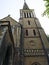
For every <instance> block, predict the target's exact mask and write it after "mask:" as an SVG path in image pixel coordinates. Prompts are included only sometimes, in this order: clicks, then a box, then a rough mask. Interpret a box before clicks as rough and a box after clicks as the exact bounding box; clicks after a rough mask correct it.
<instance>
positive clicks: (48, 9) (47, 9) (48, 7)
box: [43, 0, 49, 17]
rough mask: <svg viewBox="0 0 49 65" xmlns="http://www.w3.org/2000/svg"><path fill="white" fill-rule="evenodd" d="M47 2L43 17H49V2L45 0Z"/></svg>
mask: <svg viewBox="0 0 49 65" xmlns="http://www.w3.org/2000/svg"><path fill="white" fill-rule="evenodd" d="M43 1H44V2H45V8H46V9H45V11H44V13H43V16H44V15H46V16H48V17H49V0H43Z"/></svg>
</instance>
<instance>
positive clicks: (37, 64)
mask: <svg viewBox="0 0 49 65" xmlns="http://www.w3.org/2000/svg"><path fill="white" fill-rule="evenodd" d="M32 65H41V64H40V63H38V62H34V63H32Z"/></svg>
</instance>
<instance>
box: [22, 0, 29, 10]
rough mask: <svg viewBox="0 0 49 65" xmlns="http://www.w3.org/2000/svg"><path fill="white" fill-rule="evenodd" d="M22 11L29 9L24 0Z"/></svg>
mask: <svg viewBox="0 0 49 65" xmlns="http://www.w3.org/2000/svg"><path fill="white" fill-rule="evenodd" d="M23 9H24V10H26V9H29V7H28V5H27V4H26V0H24V6H23Z"/></svg>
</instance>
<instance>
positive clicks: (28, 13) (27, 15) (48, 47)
mask: <svg viewBox="0 0 49 65" xmlns="http://www.w3.org/2000/svg"><path fill="white" fill-rule="evenodd" d="M19 23H20V24H21V25H22V26H23V34H24V39H23V40H22V41H23V42H24V43H23V48H24V50H23V51H24V58H23V60H24V61H23V62H24V65H49V57H48V54H49V43H48V40H47V37H46V34H45V32H44V30H43V28H42V27H41V25H40V23H39V20H38V18H37V17H36V15H35V12H34V9H30V8H29V7H28V5H27V4H26V1H25V0H24V5H23V9H20V19H19Z"/></svg>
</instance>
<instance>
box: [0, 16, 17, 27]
mask: <svg viewBox="0 0 49 65" xmlns="http://www.w3.org/2000/svg"><path fill="white" fill-rule="evenodd" d="M0 21H10V24H11V26H13V25H16V24H17V23H18V22H17V21H16V20H14V19H13V18H12V17H10V16H9V15H8V16H6V17H4V18H2V19H0Z"/></svg>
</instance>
